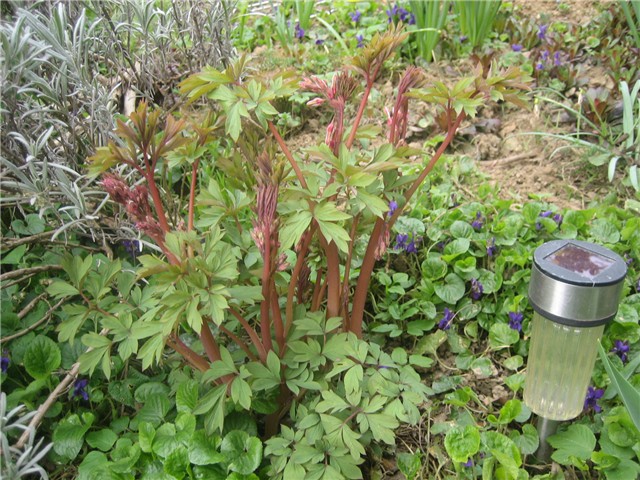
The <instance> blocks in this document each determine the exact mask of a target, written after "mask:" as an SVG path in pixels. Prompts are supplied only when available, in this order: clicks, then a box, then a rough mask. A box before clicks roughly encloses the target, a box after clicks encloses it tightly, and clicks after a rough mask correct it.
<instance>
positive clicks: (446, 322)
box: [438, 308, 455, 330]
mask: <svg viewBox="0 0 640 480" xmlns="http://www.w3.org/2000/svg"><path fill="white" fill-rule="evenodd" d="M443 313H444V317H442V320H440V322H438V328H440V329H441V330H449V328H451V322H452V321H453V319H454V318H455V314H454V313H453V312H452V311H451V310H449V309H448V308H445V309H444V312H443Z"/></svg>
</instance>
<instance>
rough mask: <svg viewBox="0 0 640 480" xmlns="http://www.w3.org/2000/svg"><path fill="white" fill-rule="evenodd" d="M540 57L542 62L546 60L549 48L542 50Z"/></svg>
mask: <svg viewBox="0 0 640 480" xmlns="http://www.w3.org/2000/svg"><path fill="white" fill-rule="evenodd" d="M540 58H541V60H542V61H543V62H546V61H547V60H549V50H543V51H542V54H541V55H540Z"/></svg>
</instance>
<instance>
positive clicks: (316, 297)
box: [311, 268, 323, 311]
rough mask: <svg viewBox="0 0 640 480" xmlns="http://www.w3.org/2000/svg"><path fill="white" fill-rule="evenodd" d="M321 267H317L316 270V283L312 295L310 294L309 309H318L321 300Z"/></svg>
mask: <svg viewBox="0 0 640 480" xmlns="http://www.w3.org/2000/svg"><path fill="white" fill-rule="evenodd" d="M322 273H323V272H322V268H320V269H318V271H317V272H316V283H315V286H314V287H313V295H312V296H311V311H316V310H318V307H320V302H321V298H322V297H321V296H320V294H321V291H322Z"/></svg>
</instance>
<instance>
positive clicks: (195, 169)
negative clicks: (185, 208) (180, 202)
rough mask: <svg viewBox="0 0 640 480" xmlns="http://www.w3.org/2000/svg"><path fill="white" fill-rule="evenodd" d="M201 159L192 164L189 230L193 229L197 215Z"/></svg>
mask: <svg viewBox="0 0 640 480" xmlns="http://www.w3.org/2000/svg"><path fill="white" fill-rule="evenodd" d="M199 165H200V159H198V160H196V161H195V162H193V165H192V166H191V189H190V190H189V219H188V220H187V231H188V232H190V231H191V230H193V217H194V215H195V203H196V187H197V186H198V166H199Z"/></svg>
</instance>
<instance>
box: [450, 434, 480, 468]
mask: <svg viewBox="0 0 640 480" xmlns="http://www.w3.org/2000/svg"><path fill="white" fill-rule="evenodd" d="M444 448H445V449H446V450H447V453H448V454H449V456H450V457H451V460H453V461H454V462H457V463H464V462H466V461H467V460H469V458H470V457H472V456H474V455H475V454H476V453H478V450H480V433H479V432H478V429H477V428H476V427H474V426H473V425H467V426H466V427H464V428H461V427H457V426H456V427H453V428H452V429H451V430H449V432H447V435H446V437H445V438H444Z"/></svg>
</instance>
